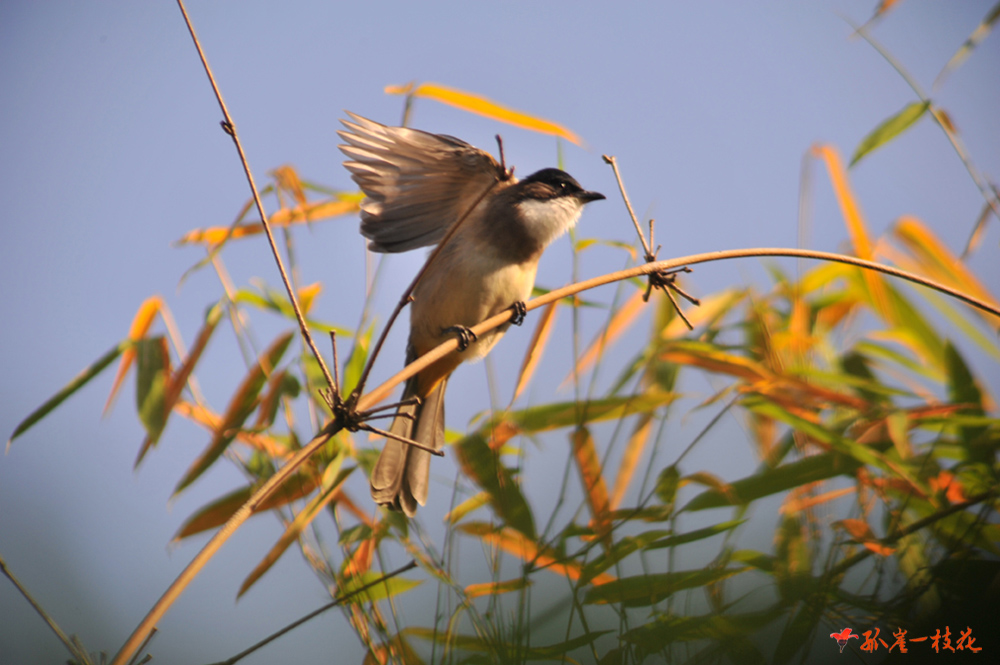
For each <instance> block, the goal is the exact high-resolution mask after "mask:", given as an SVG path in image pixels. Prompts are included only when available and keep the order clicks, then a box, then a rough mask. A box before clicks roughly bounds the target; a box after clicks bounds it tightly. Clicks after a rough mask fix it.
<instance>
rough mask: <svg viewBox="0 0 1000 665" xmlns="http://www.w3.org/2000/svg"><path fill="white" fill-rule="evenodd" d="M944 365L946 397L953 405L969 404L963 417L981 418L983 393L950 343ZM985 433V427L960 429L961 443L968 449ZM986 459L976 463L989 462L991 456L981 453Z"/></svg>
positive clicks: (964, 410) (947, 346)
mask: <svg viewBox="0 0 1000 665" xmlns="http://www.w3.org/2000/svg"><path fill="white" fill-rule="evenodd" d="M945 364H946V365H947V368H948V397H949V399H950V400H951V402H952V403H953V404H969V405H970V407H969V408H967V409H963V410H962V412H961V413H962V414H963V415H971V416H983V415H985V413H984V411H983V393H982V391H981V390H980V389H979V386H978V385H977V382H976V378H975V377H974V376H973V375H972V372H971V371H970V370H969V366H968V365H967V364H966V362H965V359H964V358H962V354H960V353H959V352H958V349H956V348H955V347H954V346H953V345H952V344H951V342H949V343H948V344H947V345H946V347H945ZM985 431H986V427H985V426H982V427H963V428H961V430H960V432H961V436H962V442H963V443H964V444H965V446H966V447H968V448H970V452H971V447H972V446H973V445H974V443H975V442H976V441H977V440H978V439H979V437H980V436H981V435H982V434H983V432H985ZM983 452H984V453H986V454H987V455H988V458H983V459H980V460H978V461H989V459H990V458H992V454H991V453H988V452H986V451H983Z"/></svg>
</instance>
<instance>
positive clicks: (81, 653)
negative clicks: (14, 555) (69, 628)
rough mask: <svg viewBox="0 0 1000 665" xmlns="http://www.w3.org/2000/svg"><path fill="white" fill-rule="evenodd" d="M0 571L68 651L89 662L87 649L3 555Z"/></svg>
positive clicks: (0, 558) (84, 661)
mask: <svg viewBox="0 0 1000 665" xmlns="http://www.w3.org/2000/svg"><path fill="white" fill-rule="evenodd" d="M0 573H3V574H4V575H5V576H6V577H7V579H8V580H10V583H11V584H13V585H14V587H15V588H16V589H17V590H18V591H20V592H21V595H22V596H24V599H25V600H27V601H28V604H30V605H31V607H33V608H34V610H35V612H37V613H38V616H40V617H42V621H44V622H45V623H46V624H47V625H48V627H49V628H50V629H51V630H52V632H53V633H55V634H56V637H58V638H59V641H60V642H62V643H63V646H65V647H66V649H67V651H69V652H70V654H71V655H72V656H73V658H75V659H76V660H78V661H80V662H81V663H89V662H90V657H89V656H88V655H87V652H86V650H84V649H80V648H78V647H77V645H76V644H74V643H73V640H71V639H70V638H69V637H67V635H66V633H64V632H63V631H62V629H61V628H60V627H59V624H57V623H56V622H55V620H54V619H53V618H52V617H50V616H49V615H48V613H46V611H45V610H44V609H42V606H41V605H39V604H38V601H36V600H35V599H34V598H33V597H32V595H31V594H30V593H28V590H27V589H26V588H24V587H23V586H22V585H21V583H20V582H18V580H17V578H16V577H14V573H12V572H10V569H9V568H7V562H6V561H4V560H3V557H0Z"/></svg>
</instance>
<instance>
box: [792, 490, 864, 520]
mask: <svg viewBox="0 0 1000 665" xmlns="http://www.w3.org/2000/svg"><path fill="white" fill-rule="evenodd" d="M857 491H858V488H856V487H844V488H842V489H839V490H832V491H830V492H825V493H823V494H819V495H817V496H806V497H802V498H796V499H791V497H789V500H787V501H785V502H784V503H783V504H782V505H781V508H780V509H779V512H781V513H786V514H789V513H797V512H799V511H802V510H806V509H807V508H812V507H813V506H818V505H820V504H823V503H827V502H828V501H833V500H834V499H839V498H840V497H842V496H847V495H849V494H854V493H856V492H857Z"/></svg>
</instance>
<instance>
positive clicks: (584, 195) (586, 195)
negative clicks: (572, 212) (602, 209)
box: [576, 191, 607, 203]
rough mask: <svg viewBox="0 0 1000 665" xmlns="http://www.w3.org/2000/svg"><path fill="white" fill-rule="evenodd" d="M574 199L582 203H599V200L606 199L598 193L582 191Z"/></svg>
mask: <svg viewBox="0 0 1000 665" xmlns="http://www.w3.org/2000/svg"><path fill="white" fill-rule="evenodd" d="M576 198H578V199H580V200H581V201H583V202H584V203H590V202H591V201H600V200H601V199H605V198H607V197H606V196H604V194H601V193H600V192H587V191H583V192H580V193H579V194H577V195H576Z"/></svg>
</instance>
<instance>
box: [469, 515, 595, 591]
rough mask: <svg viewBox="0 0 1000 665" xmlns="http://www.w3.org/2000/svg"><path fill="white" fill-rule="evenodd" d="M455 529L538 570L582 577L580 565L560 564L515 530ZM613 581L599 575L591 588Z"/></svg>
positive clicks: (481, 525) (477, 524) (477, 525)
mask: <svg viewBox="0 0 1000 665" xmlns="http://www.w3.org/2000/svg"><path fill="white" fill-rule="evenodd" d="M458 528H459V529H461V530H462V531H464V532H465V533H467V534H469V535H472V536H476V537H478V538H479V539H480V540H482V541H483V542H484V543H486V544H487V545H492V546H494V547H498V548H500V549H502V550H503V551H505V552H507V553H509V554H513V555H514V556H516V557H518V558H519V559H521V560H522V561H525V562H530V563H533V564H534V565H535V566H536V567H538V568H544V569H546V570H551V571H552V572H554V573H557V574H559V575H563V576H565V577H567V578H568V579H570V580H572V581H576V580H578V579H580V575H581V574H582V573H583V569H582V567H581V566H580V565H579V564H577V563H575V562H572V561H570V562H565V561H560V557H559V555H557V554H555V553H553V552H550V551H549V550H548V548H544V549H540V548H539V547H538V545H537V544H536V543H535V542H534V541H532V540H529V539H528V538H527V537H526V536H525V535H524V534H522V533H521V532H520V531H517V530H515V529H511V528H509V527H504V528H500V529H497V528H495V527H493V526H492V525H489V524H484V523H482V522H472V523H468V524H462V525H460V526H459V527H458ZM614 580H615V577H614V575H611V574H609V573H601V574H600V575H597V576H596V577H594V578H593V579H592V580H591V584H593V585H595V586H597V585H601V584H607V583H608V582H613V581H614Z"/></svg>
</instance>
